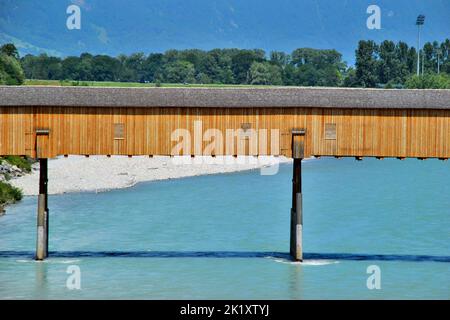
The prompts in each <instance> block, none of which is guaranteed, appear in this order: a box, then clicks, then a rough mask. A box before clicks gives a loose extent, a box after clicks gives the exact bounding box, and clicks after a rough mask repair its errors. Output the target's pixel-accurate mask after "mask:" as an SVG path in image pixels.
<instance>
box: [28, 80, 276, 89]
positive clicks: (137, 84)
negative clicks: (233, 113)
mask: <svg viewBox="0 0 450 320" xmlns="http://www.w3.org/2000/svg"><path fill="white" fill-rule="evenodd" d="M24 84H25V85H28V86H63V87H71V86H81V87H124V88H126V87H129V88H141V87H142V88H154V87H163V88H179V87H182V88H193V87H194V88H195V87H198V88H227V87H230V88H240V87H243V88H260V87H273V86H266V85H244V84H241V85H239V84H182V83H140V82H112V81H71V80H64V81H60V80H32V79H27V80H25V83H24Z"/></svg>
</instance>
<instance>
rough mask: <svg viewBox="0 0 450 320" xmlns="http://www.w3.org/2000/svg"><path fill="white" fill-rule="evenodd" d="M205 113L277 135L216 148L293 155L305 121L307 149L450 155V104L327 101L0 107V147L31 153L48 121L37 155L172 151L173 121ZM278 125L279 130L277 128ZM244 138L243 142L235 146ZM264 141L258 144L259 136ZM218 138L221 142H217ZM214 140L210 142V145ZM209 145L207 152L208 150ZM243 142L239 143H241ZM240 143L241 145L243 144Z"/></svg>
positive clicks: (176, 124) (180, 123) (211, 122)
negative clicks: (330, 104) (340, 105)
mask: <svg viewBox="0 0 450 320" xmlns="http://www.w3.org/2000/svg"><path fill="white" fill-rule="evenodd" d="M195 121H202V129H203V130H202V131H203V133H204V132H205V131H206V130H208V129H218V130H220V131H221V132H222V134H223V137H224V141H226V129H235V130H237V129H240V128H241V127H242V126H243V124H246V125H247V124H250V127H251V129H255V130H259V129H267V130H268V131H267V143H268V145H269V146H270V143H271V139H270V135H271V134H275V135H277V136H278V138H279V139H280V144H279V147H278V148H277V149H276V150H272V151H271V150H270V149H269V150H268V152H264V148H263V144H264V143H263V142H262V140H263V139H260V141H259V142H258V143H256V144H250V142H249V141H248V139H250V138H248V137H245V134H244V135H239V137H238V138H237V141H235V143H234V146H233V148H232V149H229V150H226V149H225V148H224V149H223V150H219V148H216V149H215V150H213V151H212V152H213V153H214V154H216V155H220V154H225V153H226V154H233V155H235V154H243V153H245V154H253V155H262V154H266V153H270V154H283V155H286V156H291V146H290V144H291V134H290V132H291V130H292V129H293V128H304V129H306V137H305V142H306V146H305V148H306V149H305V155H306V156H361V157H363V156H378V157H419V158H431V157H436V158H449V157H450V110H428V109H427V110H425V109H423V110H422V109H331V108H116V107H115V108H103V107H102V108H94V107H90V108H80V107H72V108H67V107H34V108H33V107H2V108H0V155H28V156H32V157H35V156H36V152H35V150H36V135H35V134H34V132H35V130H36V129H44V128H45V129H50V135H49V137H48V141H47V142H46V143H45V146H42V147H41V149H42V155H40V156H42V157H49V158H52V157H55V156H57V155H65V154H71V155H170V154H171V153H172V148H173V147H174V146H175V145H176V144H177V142H175V141H171V134H172V132H173V131H174V130H176V129H186V130H188V131H189V132H190V133H191V136H192V143H191V146H190V149H191V150H190V152H186V151H185V150H183V152H185V153H186V154H197V155H198V154H201V153H202V152H203V151H202V150H205V147H206V146H207V145H208V144H210V142H209V141H203V143H202V148H201V150H195V149H194V122H195ZM115 124H121V125H123V139H115V138H114V125H115ZM329 124H334V125H335V128H336V137H335V139H326V137H325V131H326V126H327V125H329ZM276 130H278V131H276ZM239 141H241V142H242V143H243V145H245V148H244V149H238V143H239ZM260 143H262V145H261V144H260ZM216 146H218V145H216ZM210 147H211V146H210ZM209 150H210V151H208V152H207V153H208V154H210V153H211V148H209ZM239 150H240V151H239ZM242 150H244V151H242Z"/></svg>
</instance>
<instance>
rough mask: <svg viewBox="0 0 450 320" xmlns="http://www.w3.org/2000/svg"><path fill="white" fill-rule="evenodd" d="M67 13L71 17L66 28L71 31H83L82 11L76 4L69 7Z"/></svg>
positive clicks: (68, 18)
mask: <svg viewBox="0 0 450 320" xmlns="http://www.w3.org/2000/svg"><path fill="white" fill-rule="evenodd" d="M66 13H67V14H68V15H69V16H68V17H67V20H66V27H67V29H69V30H80V29H81V9H80V7H79V6H77V5H76V4H72V5H70V6H68V7H67V9H66Z"/></svg>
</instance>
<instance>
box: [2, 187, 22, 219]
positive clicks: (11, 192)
mask: <svg viewBox="0 0 450 320" xmlns="http://www.w3.org/2000/svg"><path fill="white" fill-rule="evenodd" d="M22 197H23V195H22V190H20V189H19V188H16V187H13V186H12V185H10V184H9V183H6V182H0V215H1V214H2V212H4V209H3V208H4V207H5V206H6V205H8V204H12V203H15V202H17V201H20V200H22Z"/></svg>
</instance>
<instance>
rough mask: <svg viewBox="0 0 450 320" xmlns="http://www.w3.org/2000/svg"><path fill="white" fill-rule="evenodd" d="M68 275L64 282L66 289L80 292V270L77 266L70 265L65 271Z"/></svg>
mask: <svg viewBox="0 0 450 320" xmlns="http://www.w3.org/2000/svg"><path fill="white" fill-rule="evenodd" d="M66 273H67V274H69V276H68V277H67V280H66V288H67V289H69V290H81V269H80V267H79V266H77V265H70V266H68V267H67V269H66Z"/></svg>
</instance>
